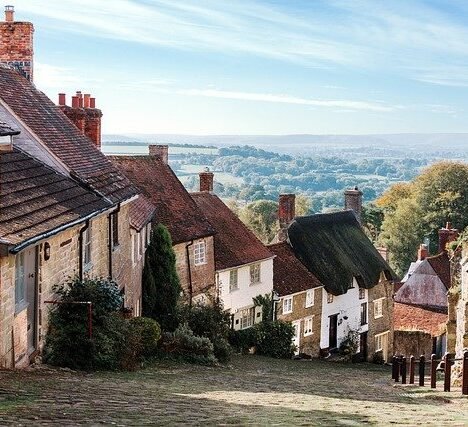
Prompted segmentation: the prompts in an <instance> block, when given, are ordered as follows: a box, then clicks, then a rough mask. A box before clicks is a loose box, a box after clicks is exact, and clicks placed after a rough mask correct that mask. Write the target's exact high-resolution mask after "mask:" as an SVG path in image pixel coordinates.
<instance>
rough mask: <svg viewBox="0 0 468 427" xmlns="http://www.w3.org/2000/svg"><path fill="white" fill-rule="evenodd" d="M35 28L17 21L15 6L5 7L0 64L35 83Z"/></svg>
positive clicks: (0, 44) (0, 29)
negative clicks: (14, 69)
mask: <svg viewBox="0 0 468 427" xmlns="http://www.w3.org/2000/svg"><path fill="white" fill-rule="evenodd" d="M33 34H34V26H33V24H32V23H31V22H18V21H15V9H14V7H13V6H5V21H0V63H1V64H7V65H10V66H11V67H14V68H16V69H17V70H18V71H19V72H21V74H23V75H24V76H25V77H26V78H27V79H28V80H30V81H33V59H34V46H33Z"/></svg>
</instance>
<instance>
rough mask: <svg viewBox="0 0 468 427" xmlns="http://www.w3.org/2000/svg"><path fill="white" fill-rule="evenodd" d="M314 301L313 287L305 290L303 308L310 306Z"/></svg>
mask: <svg viewBox="0 0 468 427" xmlns="http://www.w3.org/2000/svg"><path fill="white" fill-rule="evenodd" d="M314 303H315V289H308V290H307V291H306V299H305V308H309V307H312V306H313V305H314Z"/></svg>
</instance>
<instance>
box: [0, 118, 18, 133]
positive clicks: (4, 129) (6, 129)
mask: <svg viewBox="0 0 468 427" xmlns="http://www.w3.org/2000/svg"><path fill="white" fill-rule="evenodd" d="M19 133H20V131H19V130H15V129H13V128H12V127H10V126H9V125H8V124H6V123H5V122H1V121H0V136H10V135H18V134H19Z"/></svg>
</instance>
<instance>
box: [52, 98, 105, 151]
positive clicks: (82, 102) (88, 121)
mask: <svg viewBox="0 0 468 427" xmlns="http://www.w3.org/2000/svg"><path fill="white" fill-rule="evenodd" d="M66 101H67V99H66V95H65V94H64V93H59V97H58V105H59V107H60V109H61V110H62V111H63V112H64V113H65V115H66V116H67V117H68V118H69V119H70V120H71V121H72V122H73V123H74V125H75V126H76V127H77V128H78V129H79V131H80V132H81V133H82V134H83V135H86V136H87V137H88V138H89V139H91V141H93V142H94V145H95V146H96V147H97V148H99V149H101V118H102V111H101V110H99V109H98V108H96V101H95V98H91V95H90V94H85V95H84V96H83V94H82V93H81V92H80V91H77V92H76V95H73V96H72V97H71V107H70V106H68V105H67V103H66Z"/></svg>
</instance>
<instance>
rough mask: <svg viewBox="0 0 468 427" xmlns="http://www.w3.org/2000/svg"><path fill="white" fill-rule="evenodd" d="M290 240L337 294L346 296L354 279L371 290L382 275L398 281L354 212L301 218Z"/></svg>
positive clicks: (318, 276)
mask: <svg viewBox="0 0 468 427" xmlns="http://www.w3.org/2000/svg"><path fill="white" fill-rule="evenodd" d="M288 239H289V242H290V244H291V246H292V248H293V250H294V252H295V254H296V256H297V257H298V258H299V259H300V260H301V261H302V263H303V264H304V265H305V266H306V267H307V268H308V269H309V271H310V272H311V273H312V274H314V275H315V276H316V277H317V278H318V279H319V280H320V282H322V283H323V285H324V286H325V289H326V290H327V292H330V293H332V294H334V295H341V294H344V293H346V291H347V289H348V288H349V287H350V284H351V283H352V280H353V278H356V280H357V281H358V283H359V286H360V287H363V288H367V289H369V288H372V287H374V286H375V285H377V284H378V283H379V281H380V278H381V274H382V273H384V275H385V277H386V278H387V279H388V280H393V279H396V276H395V274H394V273H393V272H392V270H391V268H390V266H389V265H388V264H387V262H386V261H385V260H384V259H383V258H382V256H381V255H380V254H379V252H378V251H377V249H376V248H375V247H374V245H373V244H372V242H371V241H370V240H369V239H368V238H367V236H366V235H365V233H364V231H363V230H362V228H361V226H360V224H359V223H358V221H357V219H356V216H355V215H354V213H353V212H352V211H343V212H334V213H328V214H317V215H311V216H306V217H298V218H296V219H295V220H294V221H293V222H292V223H291V225H290V226H289V228H288Z"/></svg>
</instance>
